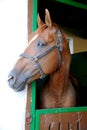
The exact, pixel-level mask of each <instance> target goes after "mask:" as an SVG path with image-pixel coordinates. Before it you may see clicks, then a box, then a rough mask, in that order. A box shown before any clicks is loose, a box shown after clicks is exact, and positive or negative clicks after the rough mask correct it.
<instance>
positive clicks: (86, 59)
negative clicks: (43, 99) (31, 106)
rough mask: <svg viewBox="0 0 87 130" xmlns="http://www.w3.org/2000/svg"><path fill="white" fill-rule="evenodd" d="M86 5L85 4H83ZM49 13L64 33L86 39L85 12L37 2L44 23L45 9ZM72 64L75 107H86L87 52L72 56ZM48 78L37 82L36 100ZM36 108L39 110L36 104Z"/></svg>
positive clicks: (58, 3)
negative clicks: (74, 83)
mask: <svg viewBox="0 0 87 130" xmlns="http://www.w3.org/2000/svg"><path fill="white" fill-rule="evenodd" d="M85 4H87V3H85ZM46 8H47V9H48V10H49V11H50V14H51V17H52V20H53V21H54V22H55V23H58V25H60V26H61V27H62V28H63V29H64V31H67V32H70V33H71V34H74V35H76V36H78V37H81V38H84V39H87V33H86V30H87V19H86V16H87V10H86V9H81V8H78V7H74V6H70V5H67V4H63V3H60V2H55V1H53V0H52V1H51V0H38V12H39V14H40V17H41V18H42V20H43V21H44V16H45V9H46ZM71 57H72V62H71V68H70V73H71V75H73V76H74V77H75V78H76V79H77V81H78V87H77V88H76V91H77V95H78V104H77V106H87V52H81V53H76V54H72V55H71ZM48 78H49V76H48V77H47V78H45V79H44V80H37V100H38V99H39V98H40V97H39V93H40V91H41V90H40V89H41V88H40V87H38V86H41V87H42V84H43V85H44V83H45V82H46V81H47V80H48ZM36 104H37V105H36V108H39V107H38V106H39V105H38V104H39V102H37V103H36Z"/></svg>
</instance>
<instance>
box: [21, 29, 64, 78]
mask: <svg viewBox="0 0 87 130" xmlns="http://www.w3.org/2000/svg"><path fill="white" fill-rule="evenodd" d="M57 33H58V39H57V43H56V44H55V45H54V46H52V47H50V48H48V49H47V50H46V51H45V52H43V53H41V54H39V55H36V56H31V55H29V54H25V53H22V54H21V55H20V57H22V58H27V59H30V60H32V61H34V62H35V63H36V64H37V66H38V69H39V72H40V74H41V76H40V79H43V78H44V77H46V74H45V73H44V72H43V70H42V68H41V66H40V63H39V59H41V58H42V57H44V56H45V55H47V54H48V53H50V52H51V51H53V50H54V49H55V48H57V49H58V56H59V67H60V65H61V62H62V57H61V53H60V52H61V51H62V35H61V32H60V30H58V32H57Z"/></svg>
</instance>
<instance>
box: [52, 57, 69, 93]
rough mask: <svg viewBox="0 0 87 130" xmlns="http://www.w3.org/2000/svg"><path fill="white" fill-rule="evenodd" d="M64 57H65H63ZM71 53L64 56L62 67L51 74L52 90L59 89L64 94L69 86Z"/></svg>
mask: <svg viewBox="0 0 87 130" xmlns="http://www.w3.org/2000/svg"><path fill="white" fill-rule="evenodd" d="M62 59H63V57H62ZM70 60H71V59H70V55H69V56H68V57H66V59H65V57H64V59H63V60H62V64H61V67H60V69H58V70H57V71H56V72H54V73H52V74H51V75H50V79H49V83H50V88H51V89H52V91H57V92H58V94H60V95H61V94H62V93H63V92H64V91H65V90H66V89H67V87H68V83H69V68H70Z"/></svg>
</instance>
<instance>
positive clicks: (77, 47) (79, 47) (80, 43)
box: [67, 33, 87, 53]
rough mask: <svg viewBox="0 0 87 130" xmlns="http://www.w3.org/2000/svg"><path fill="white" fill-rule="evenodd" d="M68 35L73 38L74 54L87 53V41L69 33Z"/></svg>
mask: <svg viewBox="0 0 87 130" xmlns="http://www.w3.org/2000/svg"><path fill="white" fill-rule="evenodd" d="M67 35H68V36H69V37H71V38H73V43H74V44H73V48H74V50H73V51H74V53H77V52H83V51H87V39H82V38H80V37H77V36H74V35H71V34H69V33H67Z"/></svg>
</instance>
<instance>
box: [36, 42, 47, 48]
mask: <svg viewBox="0 0 87 130" xmlns="http://www.w3.org/2000/svg"><path fill="white" fill-rule="evenodd" d="M45 45H46V43H45V42H43V41H38V42H37V47H43V46H45Z"/></svg>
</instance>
